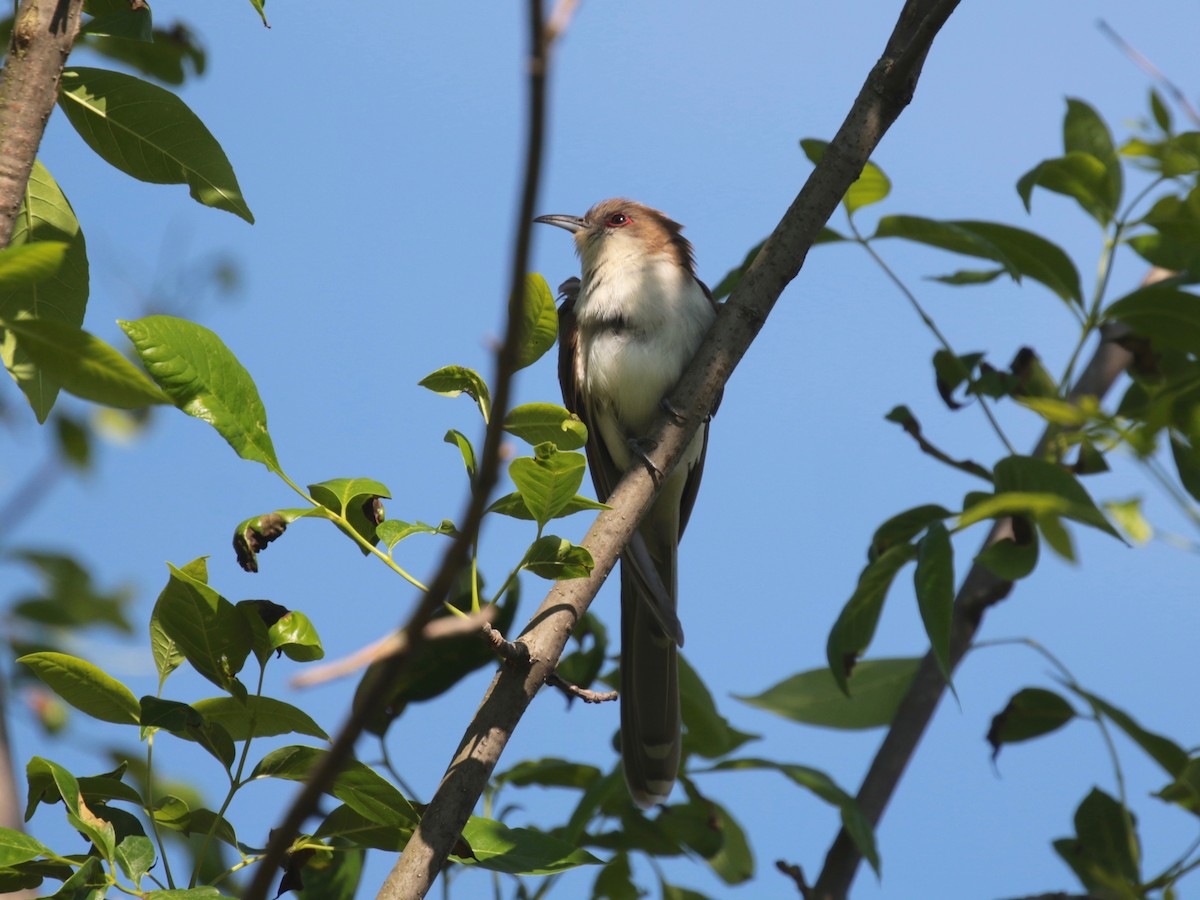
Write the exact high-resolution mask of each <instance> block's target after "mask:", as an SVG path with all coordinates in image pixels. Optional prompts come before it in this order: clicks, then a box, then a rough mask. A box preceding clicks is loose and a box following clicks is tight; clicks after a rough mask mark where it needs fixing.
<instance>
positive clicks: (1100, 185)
mask: <svg viewBox="0 0 1200 900" xmlns="http://www.w3.org/2000/svg"><path fill="white" fill-rule="evenodd" d="M1035 187H1042V188H1045V189H1046V190H1048V191H1053V192H1054V193H1056V194H1062V195H1063V196H1066V197H1070V198H1072V199H1073V200H1075V202H1076V203H1078V204H1079V205H1080V206H1081V207H1082V208H1083V210H1084V212H1086V213H1087V214H1088V215H1089V216H1091V217H1092V218H1093V219H1095V220H1096V221H1097V222H1099V223H1100V225H1101V226H1102V227H1103V226H1107V225H1108V224H1109V223H1110V222H1111V221H1112V219H1113V216H1114V215H1115V214H1116V205H1115V204H1114V202H1113V197H1112V184H1111V181H1110V179H1109V169H1108V167H1107V166H1106V165H1105V164H1104V163H1103V162H1102V161H1101V160H1099V159H1097V158H1096V157H1094V156H1092V155H1091V154H1090V153H1080V152H1074V153H1067V154H1066V155H1065V156H1060V157H1056V158H1054V159H1044V160H1042V161H1041V162H1040V163H1038V164H1037V165H1036V166H1034V167H1033V168H1032V169H1030V170H1029V171H1028V172H1026V173H1025V174H1024V175H1022V176H1021V177H1020V178H1019V179H1018V180H1017V193H1018V194H1019V195H1020V197H1021V201H1022V202H1023V203H1024V204H1025V209H1026V211H1027V212H1028V211H1032V195H1033V189H1034V188H1035Z"/></svg>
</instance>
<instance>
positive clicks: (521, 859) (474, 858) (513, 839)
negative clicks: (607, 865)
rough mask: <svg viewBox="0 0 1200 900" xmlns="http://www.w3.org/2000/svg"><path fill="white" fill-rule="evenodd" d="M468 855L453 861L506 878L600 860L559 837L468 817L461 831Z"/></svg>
mask: <svg viewBox="0 0 1200 900" xmlns="http://www.w3.org/2000/svg"><path fill="white" fill-rule="evenodd" d="M462 837H463V840H465V841H466V843H467V845H468V846H469V847H470V848H471V856H466V857H463V856H457V855H456V857H455V858H456V859H457V860H458V861H459V862H461V863H463V864H464V865H469V866H478V867H479V868H482V869H489V870H491V871H493V872H506V873H508V874H510V875H552V874H554V873H555V872H565V871H566V870H567V869H573V868H575V867H576V866H587V865H599V864H600V860H599V859H597V858H596V857H594V856H593V855H592V854H590V853H588V852H587V851H586V850H584V849H582V848H579V847H575V846H574V845H573V844H570V843H568V842H567V841H564V840H563V839H562V838H558V837H555V836H553V835H550V834H546V833H545V832H542V831H536V830H534V829H532V828H509V827H508V826H507V825H503V824H501V823H500V822H497V821H495V820H493V819H485V818H482V817H480V816H471V818H470V819H468V820H467V824H466V827H464V828H463V831H462Z"/></svg>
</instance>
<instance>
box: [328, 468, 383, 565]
mask: <svg viewBox="0 0 1200 900" xmlns="http://www.w3.org/2000/svg"><path fill="white" fill-rule="evenodd" d="M308 491H309V493H310V494H312V497H313V499H314V500H316V501H317V502H318V503H320V504H321V505H322V506H324V507H325V508H326V509H329V510H332V511H333V512H334V513H336V514H339V515H343V516H345V518H346V519H348V520H349V522H350V527H351V528H353V529H354V531H355V532H357V533H358V534H359V535H361V536H362V538H363V539H364V540H366V541H367V543H369V544H374V543H375V542H376V541H378V540H379V533H378V532H379V524H380V522H381V521H382V520H383V507H382V504H380V503H379V502H378V501H379V500H380V498H383V499H386V500H390V499H391V497H392V494H391V491H389V490H388V489H387V487H386V486H385V485H382V484H380V483H379V482H378V481H374V480H373V479H370V478H333V479H330V480H329V481H322V482H320V483H319V484H310V485H309V486H308ZM338 527H339V528H340V527H342V526H341V523H338ZM359 549H360V550H361V551H362V554H363V555H364V556H366V555H367V554H368V553H369V552H370V551H368V550H366V549H365V548H359Z"/></svg>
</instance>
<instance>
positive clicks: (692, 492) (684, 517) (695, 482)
mask: <svg viewBox="0 0 1200 900" xmlns="http://www.w3.org/2000/svg"><path fill="white" fill-rule="evenodd" d="M696 284H698V285H700V287H701V288H702V289H703V290H704V296H705V297H707V298H708V302H709V303H711V304H712V308H713V311H714V312H719V311H720V306H721V305H720V304H719V303H717V301H716V299H715V298H714V297H713V295H712V291H710V290H709V289H708V285H707V284H705V283H704V282H703V281H701V280H700V279H699V278H697V279H696ZM564 287H565V285H564ZM560 321H561V320H560ZM560 333H561V332H560ZM561 364H562V363H561V359H560V362H559V365H560V366H561ZM724 395H725V391H724V389H722V390H721V391H720V392H719V393H718V394H717V397H716V399H715V400H713V405H712V409H711V410H709V413H708V418H709V419H711V418H712V417H713V416H715V415H716V414H717V407H718V406H720V405H721V398H722V397H723V396H724ZM708 425H709V423H708V422H707V421H705V422H704V424H703V425H701V426H700V427H701V428H702V429H704V446H703V447H702V448H701V450H700V458H699V459H698V460H696V464H695V465H694V466H692V470H691V472H689V473H688V479H687V481H686V482H685V483H684V485H683V496H682V497H681V498H680V501H679V536H680V537H681V538H682V537H683V532H684V530H685V529H686V528H687V523H688V519H689V518H691V515H692V507H693V506H695V505H696V494H698V493H699V492H700V476H702V475H703V474H704V458H705V457H706V456H707V455H708Z"/></svg>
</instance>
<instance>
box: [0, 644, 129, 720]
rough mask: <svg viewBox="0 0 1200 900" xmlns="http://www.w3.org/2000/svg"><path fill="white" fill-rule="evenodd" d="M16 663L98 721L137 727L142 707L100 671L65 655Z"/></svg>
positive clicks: (33, 657) (32, 655)
mask: <svg viewBox="0 0 1200 900" xmlns="http://www.w3.org/2000/svg"><path fill="white" fill-rule="evenodd" d="M17 662H19V663H23V664H24V665H26V666H28V667H29V668H30V669H31V670H33V674H35V675H36V676H37V677H38V678H40V679H41V680H42V681H43V682H45V684H46V686H47V687H49V688H50V689H51V690H53V691H54V693H56V694H58V696H60V697H62V698H63V699H64V700H66V701H67V702H68V703H70V704H71V705H72V706H74V707H75V708H76V709H78V710H79V711H80V712H84V713H87V714H88V715H89V716H91V717H92V718H93V719H99V720H100V721H101V722H113V723H115V724H117V725H136V724H137V723H138V717H139V715H140V711H141V707H140V706H139V705H138V701H137V698H136V697H135V696H134V695H133V692H132V691H131V690H129V688H127V687H125V685H123V684H121V682H119V681H117V679H115V678H113V677H112V676H111V675H108V674H107V673H105V672H104V671H103V670H102V669H100V668H99V667H97V666H94V665H92V664H91V663H90V662H87V661H85V660H82V659H78V658H77V657H74V656H68V655H67V654H65V653H55V652H52V651H43V652H41V653H30V654H28V655H26V656H22V657H20V658H19V659H18V660H17Z"/></svg>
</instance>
